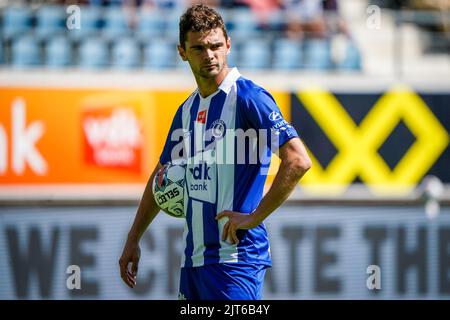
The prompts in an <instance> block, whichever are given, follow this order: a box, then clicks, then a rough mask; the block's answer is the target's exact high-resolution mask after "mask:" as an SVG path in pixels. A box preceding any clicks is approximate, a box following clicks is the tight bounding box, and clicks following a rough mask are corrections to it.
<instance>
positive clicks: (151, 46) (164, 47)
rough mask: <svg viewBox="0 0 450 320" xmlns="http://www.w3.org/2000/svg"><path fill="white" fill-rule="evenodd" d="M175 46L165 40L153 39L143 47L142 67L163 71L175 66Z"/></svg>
mask: <svg viewBox="0 0 450 320" xmlns="http://www.w3.org/2000/svg"><path fill="white" fill-rule="evenodd" d="M175 54H176V45H175V43H174V42H172V41H168V40H165V39H162V38H160V39H153V40H152V41H150V42H148V43H146V44H145V45H144V67H145V68H149V69H164V68H171V67H174V66H175Z"/></svg>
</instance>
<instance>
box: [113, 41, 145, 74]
mask: <svg viewBox="0 0 450 320" xmlns="http://www.w3.org/2000/svg"><path fill="white" fill-rule="evenodd" d="M111 62H112V63H111V65H112V67H114V68H119V69H131V68H136V67H138V66H139V65H140V53H139V46H138V44H137V43H136V41H134V40H132V39H131V38H124V39H120V40H118V41H116V42H114V45H113V47H112V61H111Z"/></svg>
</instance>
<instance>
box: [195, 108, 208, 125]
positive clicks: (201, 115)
mask: <svg viewBox="0 0 450 320" xmlns="http://www.w3.org/2000/svg"><path fill="white" fill-rule="evenodd" d="M206 112H207V110H203V111H200V112H199V113H198V115H197V122H200V123H202V124H205V123H206Z"/></svg>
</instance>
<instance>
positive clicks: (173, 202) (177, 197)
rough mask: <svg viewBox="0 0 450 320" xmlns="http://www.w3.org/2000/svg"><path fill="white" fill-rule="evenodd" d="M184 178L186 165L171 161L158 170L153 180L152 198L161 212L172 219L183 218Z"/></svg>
mask: <svg viewBox="0 0 450 320" xmlns="http://www.w3.org/2000/svg"><path fill="white" fill-rule="evenodd" d="M185 177H186V164H185V163H184V162H182V161H173V162H168V163H166V164H165V165H164V166H163V167H162V168H161V169H159V170H158V171H157V172H156V174H155V177H154V179H153V183H152V190H153V197H154V198H155V201H156V203H157V204H158V206H159V207H160V208H161V210H162V211H164V212H165V213H167V214H168V215H170V216H172V217H176V218H184V217H185V215H184V194H185V193H184V190H185V188H184V183H185Z"/></svg>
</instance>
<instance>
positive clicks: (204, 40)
mask: <svg viewBox="0 0 450 320" xmlns="http://www.w3.org/2000/svg"><path fill="white" fill-rule="evenodd" d="M230 46H231V44H230V39H225V35H224V34H223V31H222V29H221V28H216V29H212V30H210V31H208V32H206V33H201V32H193V31H189V32H188V33H187V35H186V42H185V48H183V47H181V46H178V51H179V53H180V56H181V58H182V59H183V60H184V61H188V62H189V65H190V66H191V69H192V72H193V73H194V75H195V76H200V77H202V78H206V79H211V78H214V77H216V76H217V75H218V74H219V73H220V72H221V71H222V69H223V68H224V67H225V66H226V61H227V54H228V53H229V52H230Z"/></svg>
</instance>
